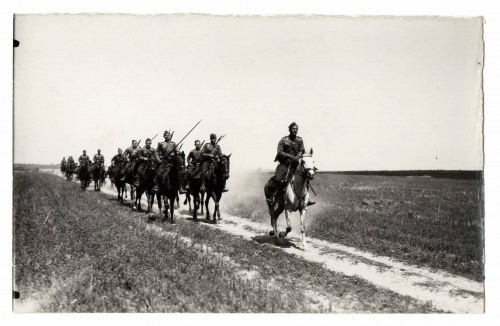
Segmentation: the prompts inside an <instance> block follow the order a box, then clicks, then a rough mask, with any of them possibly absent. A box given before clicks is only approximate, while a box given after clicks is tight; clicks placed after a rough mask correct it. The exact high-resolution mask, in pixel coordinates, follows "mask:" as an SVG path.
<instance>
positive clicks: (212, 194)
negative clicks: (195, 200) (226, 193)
mask: <svg viewBox="0 0 500 326" xmlns="http://www.w3.org/2000/svg"><path fill="white" fill-rule="evenodd" d="M230 157H231V154H229V155H222V156H221V157H220V158H218V159H216V160H215V161H214V162H212V164H211V165H210V168H209V169H208V171H207V172H206V176H205V189H206V196H207V197H206V199H205V208H206V219H207V220H209V219H210V210H209V208H208V203H209V202H210V198H212V199H213V200H214V203H215V208H214V214H213V223H214V224H217V223H218V221H219V220H221V217H220V209H219V202H220V200H221V197H222V190H223V189H224V186H225V185H226V181H227V179H229V170H230V169H229V168H230ZM195 211H196V207H195Z"/></svg>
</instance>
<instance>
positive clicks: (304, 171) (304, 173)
mask: <svg viewBox="0 0 500 326" xmlns="http://www.w3.org/2000/svg"><path fill="white" fill-rule="evenodd" d="M303 157H311V155H304V156H303ZM316 170H317V169H316V168H315V167H312V168H308V167H306V166H305V165H304V160H303V159H300V164H299V166H298V167H297V169H296V170H295V174H296V175H299V176H300V177H302V178H303V179H305V180H306V182H305V183H304V185H305V187H306V188H307V184H308V183H309V182H310V180H312V178H313V177H312V175H311V174H310V173H309V171H316ZM290 185H291V186H292V190H293V193H294V194H295V196H296V197H297V198H298V199H299V201H300V202H303V201H304V200H305V198H306V196H307V191H306V192H305V194H304V195H303V196H300V195H299V194H298V193H297V190H296V189H295V186H294V183H293V180H292V182H290Z"/></svg>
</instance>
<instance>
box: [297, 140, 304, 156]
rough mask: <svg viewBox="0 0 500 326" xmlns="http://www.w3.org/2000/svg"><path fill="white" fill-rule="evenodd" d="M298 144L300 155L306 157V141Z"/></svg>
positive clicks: (300, 141)
mask: <svg viewBox="0 0 500 326" xmlns="http://www.w3.org/2000/svg"><path fill="white" fill-rule="evenodd" d="M298 143H299V155H304V153H305V152H306V150H305V149H304V141H303V140H302V138H301V139H299V141H298Z"/></svg>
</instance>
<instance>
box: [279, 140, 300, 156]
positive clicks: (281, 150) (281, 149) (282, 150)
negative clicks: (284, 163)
mask: <svg viewBox="0 0 500 326" xmlns="http://www.w3.org/2000/svg"><path fill="white" fill-rule="evenodd" d="M277 152H278V157H280V158H281V159H290V160H295V159H296V158H295V156H293V155H291V154H288V153H285V140H284V139H281V140H280V142H279V144H278V149H277Z"/></svg>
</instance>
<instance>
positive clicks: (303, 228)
mask: <svg viewBox="0 0 500 326" xmlns="http://www.w3.org/2000/svg"><path fill="white" fill-rule="evenodd" d="M299 211H300V234H301V238H302V239H301V240H302V250H304V251H305V250H307V244H306V223H305V219H306V213H307V208H306V207H304V208H302V209H299Z"/></svg>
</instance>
